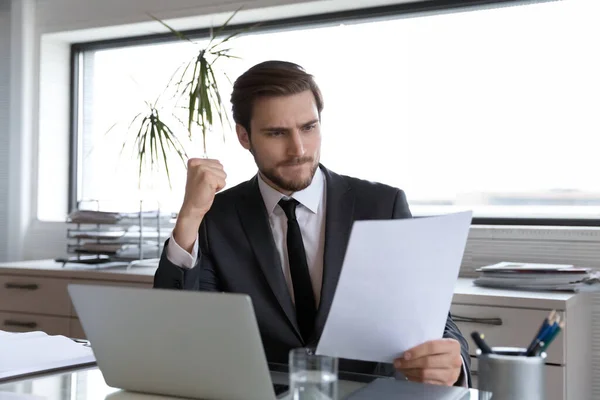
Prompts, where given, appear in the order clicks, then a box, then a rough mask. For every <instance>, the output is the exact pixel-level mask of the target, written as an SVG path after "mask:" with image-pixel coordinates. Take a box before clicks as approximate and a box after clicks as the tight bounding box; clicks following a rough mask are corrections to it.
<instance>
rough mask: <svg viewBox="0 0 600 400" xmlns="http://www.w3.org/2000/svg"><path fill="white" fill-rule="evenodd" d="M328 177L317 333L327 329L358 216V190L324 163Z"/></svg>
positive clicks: (316, 324)
mask: <svg viewBox="0 0 600 400" xmlns="http://www.w3.org/2000/svg"><path fill="white" fill-rule="evenodd" d="M321 169H322V170H323V173H324V174H325V178H326V181H327V196H326V213H325V254H324V259H323V284H322V288H321V301H320V304H319V309H318V310H317V317H316V321H315V333H314V335H315V337H314V339H316V340H318V339H319V337H320V336H321V333H322V332H323V327H324V326H325V321H326V320H327V316H328V315H329V309H330V308H331V303H332V301H333V295H334V294H335V289H336V287H337V283H338V280H339V277H340V273H341V271H342V263H343V261H344V255H345V254H346V247H347V245H348V239H349V237H350V230H351V229H352V223H353V220H354V194H353V193H352V190H351V188H350V186H348V184H347V183H346V181H345V180H344V178H342V177H341V176H339V175H337V174H335V173H333V172H331V171H329V170H327V169H326V168H324V167H321Z"/></svg>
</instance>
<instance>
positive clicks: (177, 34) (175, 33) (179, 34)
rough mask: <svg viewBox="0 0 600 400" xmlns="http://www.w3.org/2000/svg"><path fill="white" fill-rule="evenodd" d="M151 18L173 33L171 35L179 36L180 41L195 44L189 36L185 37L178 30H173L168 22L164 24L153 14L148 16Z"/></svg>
mask: <svg viewBox="0 0 600 400" xmlns="http://www.w3.org/2000/svg"><path fill="white" fill-rule="evenodd" d="M148 15H149V16H150V18H152V19H153V20H155V21H157V22H159V23H160V24H161V25H162V26H164V27H165V28H167V29H168V30H170V31H171V33H172V34H173V35H175V36H177V37H178V38H179V39H181V40H187V41H188V42H190V43H194V42H193V41H192V40H191V39H190V38H188V37H187V36H185V35H184V34H183V33H181V32H179V31H178V30H176V29H174V28H171V27H170V26H169V25H168V24H167V23H166V22H164V21H163V20H161V19H159V18H156V17H155V16H154V15H152V14H148Z"/></svg>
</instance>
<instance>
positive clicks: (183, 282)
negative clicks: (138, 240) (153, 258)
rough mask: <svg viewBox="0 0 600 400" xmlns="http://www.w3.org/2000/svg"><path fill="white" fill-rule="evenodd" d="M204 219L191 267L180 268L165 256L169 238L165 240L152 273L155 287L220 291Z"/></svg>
mask: <svg viewBox="0 0 600 400" xmlns="http://www.w3.org/2000/svg"><path fill="white" fill-rule="evenodd" d="M205 222H206V220H205V221H203V223H202V225H201V226H200V230H199V232H198V239H199V242H200V246H199V248H198V257H197V258H196V265H194V266H193V268H182V267H179V266H177V265H175V264H173V263H172V262H171V261H170V260H169V258H168V257H167V248H168V245H169V240H167V241H166V242H165V246H164V248H163V252H162V255H161V257H160V261H159V263H158V269H157V270H156V273H155V274H154V288H155V289H184V290H202V291H209V292H216V291H221V284H220V282H219V278H218V275H217V272H216V270H215V263H214V261H213V257H212V255H211V254H210V251H209V245H208V235H207V228H206V223H205Z"/></svg>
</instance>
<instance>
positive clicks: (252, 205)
mask: <svg viewBox="0 0 600 400" xmlns="http://www.w3.org/2000/svg"><path fill="white" fill-rule="evenodd" d="M321 169H322V171H323V173H324V175H325V178H326V183H327V193H326V207H327V208H326V213H325V254H324V260H323V283H322V289H321V301H320V305H319V309H318V311H317V317H316V322H315V333H314V334H313V336H312V337H311V338H310V339H309V340H308V341H307V342H305V341H304V340H303V339H302V336H301V335H300V331H299V328H298V324H297V323H296V315H295V309H294V304H293V303H292V299H291V297H290V294H289V291H288V288H287V286H286V283H285V280H284V276H283V271H282V266H281V262H280V258H279V255H278V253H277V250H276V248H275V244H274V240H273V235H272V232H271V227H270V226H269V220H268V215H267V211H266V209H265V206H264V202H263V199H262V196H261V194H260V191H259V188H258V182H257V177H254V178H253V179H251V180H249V181H247V182H244V183H241V184H239V185H238V186H235V187H233V188H231V189H229V190H226V191H224V192H222V193H219V194H217V196H216V197H215V200H214V202H213V205H212V207H211V209H210V211H209V212H208V213H207V214H206V216H205V217H204V220H203V221H202V225H201V226H200V232H199V245H200V246H199V247H200V249H199V254H198V261H197V264H196V266H195V267H194V268H192V269H189V270H187V269H182V268H179V267H177V266H175V265H174V264H172V263H171V262H170V261H169V260H168V259H167V257H166V245H165V251H163V254H162V257H161V260H160V264H159V267H158V270H157V271H156V275H155V277H154V287H155V288H167V289H186V290H207V291H224V292H235V293H245V294H248V295H249V296H250V297H251V298H252V303H253V305H254V310H255V313H256V318H257V320H258V325H259V327H260V332H261V336H262V341H263V344H264V348H265V352H266V355H267V359H268V360H269V361H270V362H275V363H284V364H287V362H288V352H289V350H290V349H292V348H297V347H306V346H315V347H316V345H317V343H318V341H319V338H320V336H321V333H322V331H323V327H324V325H325V320H326V319H327V315H328V313H329V309H330V307H331V302H332V300H333V295H334V292H335V288H336V285H337V283H338V279H339V277H340V272H341V269H342V262H343V259H344V254H345V252H346V246H347V244H348V238H349V235H350V230H351V228H352V223H353V222H354V221H357V220H376V219H401V218H411V214H410V210H409V208H408V204H407V202H406V198H405V196H404V192H402V191H401V190H399V189H396V188H393V187H390V186H386V185H383V184H379V183H372V182H367V181H363V180H359V179H356V178H351V177H347V176H341V175H337V174H335V173H333V172H331V171H329V170H327V169H326V168H324V167H323V166H321ZM365 267H367V266H365ZM366 295H368V294H366ZM186 317H187V316H186ZM444 337H449V338H454V339H456V340H458V341H459V342H460V344H461V347H462V356H463V359H464V360H465V364H466V367H467V370H468V368H469V361H470V359H469V353H468V344H467V342H466V340H465V339H464V338H463V336H462V335H461V333H460V331H459V330H458V328H457V326H456V325H455V324H454V322H453V321H452V319H451V317H450V315H449V316H448V320H447V321H446V328H445V331H444ZM339 368H340V370H347V371H354V372H362V373H374V372H375V371H376V370H377V371H379V372H381V371H382V368H381V366H377V364H375V363H370V362H364V361H352V360H340V363H339ZM383 370H386V368H384V369H383ZM391 371H393V369H390V368H389V366H388V368H387V372H391ZM467 375H468V376H467V379H468V382H469V385H470V376H469V375H470V374H467Z"/></svg>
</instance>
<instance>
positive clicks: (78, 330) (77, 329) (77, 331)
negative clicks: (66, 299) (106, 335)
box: [69, 318, 87, 339]
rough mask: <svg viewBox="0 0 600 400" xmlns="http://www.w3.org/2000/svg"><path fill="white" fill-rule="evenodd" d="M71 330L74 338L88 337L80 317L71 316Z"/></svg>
mask: <svg viewBox="0 0 600 400" xmlns="http://www.w3.org/2000/svg"><path fill="white" fill-rule="evenodd" d="M69 324H70V328H69V332H70V335H71V337H72V338H74V339H87V337H86V336H85V332H84V331H83V327H82V326H81V322H80V321H79V318H71V320H70V322H69Z"/></svg>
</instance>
